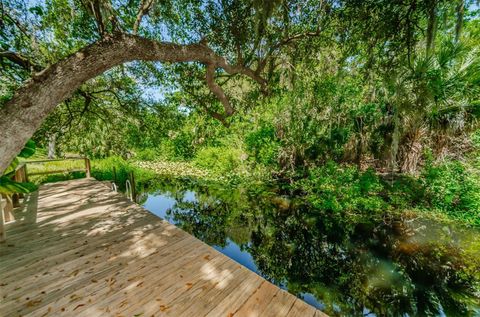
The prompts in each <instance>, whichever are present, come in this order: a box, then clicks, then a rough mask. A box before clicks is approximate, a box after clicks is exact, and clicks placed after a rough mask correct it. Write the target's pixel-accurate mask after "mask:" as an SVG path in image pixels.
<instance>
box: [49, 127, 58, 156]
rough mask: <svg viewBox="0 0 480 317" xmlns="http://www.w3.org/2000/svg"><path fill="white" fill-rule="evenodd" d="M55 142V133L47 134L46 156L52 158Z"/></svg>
mask: <svg viewBox="0 0 480 317" xmlns="http://www.w3.org/2000/svg"><path fill="white" fill-rule="evenodd" d="M56 143H57V134H56V133H53V134H50V135H49V136H48V158H49V159H54V158H55V152H56V151H55V146H56Z"/></svg>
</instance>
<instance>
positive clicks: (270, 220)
mask: <svg viewBox="0 0 480 317" xmlns="http://www.w3.org/2000/svg"><path fill="white" fill-rule="evenodd" d="M141 203H142V204H143V206H144V207H145V208H146V209H148V210H149V211H151V212H152V213H154V214H155V215H158V216H159V217H161V218H163V219H165V220H167V221H169V222H171V223H173V224H175V225H177V226H178V227H180V228H182V229H183V230H185V231H187V232H189V233H191V234H193V235H194V236H196V237H197V238H199V239H200V240H202V241H204V242H205V243H207V244H209V245H211V246H212V247H214V248H215V249H217V250H218V251H220V252H222V253H223V254H225V255H227V256H228V257H230V258H232V259H233V260H235V261H237V262H238V263H240V264H242V265H244V266H245V267H247V268H248V269H250V270H252V271H253V272H256V273H257V274H259V275H261V276H263V277H265V278H266V279H267V280H269V281H271V282H273V283H275V284H277V285H279V286H280V287H282V288H283V289H286V290H288V291H289V292H291V293H292V294H294V295H296V296H297V297H299V298H302V299H303V300H304V301H306V302H308V303H310V304H311V305H313V306H315V307H317V308H319V309H321V310H323V311H325V312H326V313H328V314H330V315H332V316H480V231H479V230H477V229H469V228H464V227H462V226H455V225H452V224H449V225H445V224H441V223H437V222H435V221H433V220H428V219H424V218H421V217H419V216H418V215H414V214H411V215H403V216H396V217H392V216H388V215H382V216H381V217H359V216H352V215H351V216H346V215H338V214H331V213H328V212H325V211H319V210H312V209H311V208H309V207H308V206H307V205H305V204H303V203H302V201H301V199H298V198H295V197H286V196H279V195H277V194H276V193H275V192H274V191H270V190H265V189H264V188H255V187H249V188H233V189H232V188H223V187H221V186H218V185H205V184H203V185H199V184H196V183H193V182H179V181H172V180H166V179H159V180H155V181H154V182H152V184H151V186H149V189H148V190H147V191H145V192H144V193H142V201H141ZM374 219H375V220H374Z"/></svg>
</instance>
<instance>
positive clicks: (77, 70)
mask: <svg viewBox="0 0 480 317" xmlns="http://www.w3.org/2000/svg"><path fill="white" fill-rule="evenodd" d="M133 60H144V61H162V62H170V63H177V62H200V63H203V64H206V65H214V66H215V67H218V68H223V69H224V70H225V71H226V72H227V73H229V74H237V73H240V74H244V75H246V76H248V77H250V78H252V79H253V80H255V81H257V82H258V83H260V84H261V85H264V84H265V81H264V80H263V79H262V78H261V77H260V76H259V75H258V74H257V73H256V72H254V71H253V70H252V69H250V68H247V67H245V66H243V65H230V64H228V63H227V62H226V60H225V59H224V58H223V57H221V56H219V55H217V54H215V52H214V51H213V50H212V49H210V48H209V47H208V46H206V45H204V44H189V45H178V44H173V43H167V42H157V41H154V40H150V39H146V38H142V37H139V36H135V35H130V34H123V33H120V34H115V35H113V36H110V37H106V38H104V39H102V40H100V41H99V42H96V43H93V44H91V45H89V46H87V47H85V48H83V49H81V50H79V51H78V52H76V53H74V54H72V55H70V56H69V57H67V58H66V59H64V60H61V61H59V62H58V63H56V64H54V65H52V66H50V67H48V68H46V69H45V70H43V71H42V72H40V73H37V74H35V75H33V77H32V79H30V80H29V81H28V82H27V83H26V85H25V86H24V87H22V88H21V89H19V90H18V91H17V92H16V94H15V96H14V97H13V99H12V100H10V101H9V102H7V103H6V105H5V106H4V107H3V108H1V109H0V140H2V141H1V143H0V173H3V171H5V169H6V168H7V166H8V165H9V164H10V162H11V161H12V160H13V158H14V157H15V156H16V155H17V154H18V153H19V152H20V150H21V149H22V147H23V146H24V145H25V143H26V142H27V140H28V139H29V138H30V137H31V136H32V135H33V133H34V132H35V131H36V130H37V129H38V128H39V126H40V125H41V123H42V122H43V120H44V119H45V118H46V117H47V115H48V114H49V113H50V112H51V111H52V110H53V109H54V108H55V107H56V106H57V105H58V104H59V103H61V102H62V101H64V100H65V99H66V98H68V97H69V96H71V95H72V93H73V92H74V91H75V90H76V89H77V88H79V87H80V85H81V84H82V83H84V82H85V81H87V80H89V79H91V78H94V77H96V76H98V75H100V74H102V73H103V72H105V71H106V70H108V69H110V68H112V67H114V66H116V65H120V64H123V63H125V62H129V61H133ZM216 88H217V87H216ZM222 102H223V101H222Z"/></svg>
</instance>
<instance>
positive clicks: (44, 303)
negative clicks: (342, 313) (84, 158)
mask: <svg viewBox="0 0 480 317" xmlns="http://www.w3.org/2000/svg"><path fill="white" fill-rule="evenodd" d="M14 216H15V219H17V220H16V222H15V223H14V224H11V225H9V226H8V227H7V241H6V242H4V243H2V244H0V298H1V301H0V316H1V317H6V316H59V315H62V316H189V317H197V316H224V317H231V316H246V317H254V316H272V317H279V316H302V317H303V316H305V317H319V316H325V315H324V314H323V313H322V312H320V311H319V310H316V309H315V308H313V307H312V306H310V305H308V304H306V303H305V302H303V301H302V300H300V299H298V298H296V297H295V296H293V295H291V294H289V293H287V292H285V291H283V290H281V289H280V288H278V287H277V286H275V285H273V284H271V283H270V282H268V281H266V280H265V279H263V278H261V277H260V276H258V275H257V274H255V273H253V272H251V271H250V270H248V269H246V268H245V267H243V266H241V265H240V264H238V263H236V262H235V261H233V260H231V259H230V258H228V257H226V256H224V255H223V254H221V253H219V252H218V251H216V250H215V249H213V248H212V247H210V246H208V245H206V244H205V243H203V242H201V241H200V240H198V239H196V238H194V237H193V236H191V235H189V234H187V233H186V232H184V231H182V230H180V229H179V228H177V227H175V226H173V225H171V224H169V223H168V222H166V221H164V220H162V219H160V218H158V217H157V216H155V215H153V214H151V213H150V212H148V211H147V210H145V209H143V208H142V207H140V206H138V205H136V204H133V203H131V202H130V201H128V200H127V199H126V198H124V197H123V196H122V195H121V194H118V193H115V192H112V191H111V190H110V188H108V187H107V186H106V185H105V184H103V183H101V182H98V181H96V180H93V179H80V180H73V181H66V182H59V183H51V184H46V185H43V186H41V188H40V190H39V192H38V193H34V194H32V195H30V196H29V197H28V202H26V203H25V204H24V205H23V206H22V207H21V208H19V209H18V210H17V211H16V212H15V214H14Z"/></svg>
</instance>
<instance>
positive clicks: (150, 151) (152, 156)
mask: <svg viewBox="0 0 480 317" xmlns="http://www.w3.org/2000/svg"><path fill="white" fill-rule="evenodd" d="M159 157H161V153H160V152H159V151H158V150H157V149H154V148H146V149H142V150H139V151H137V152H136V153H135V159H137V160H140V161H155V160H158V159H159Z"/></svg>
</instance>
